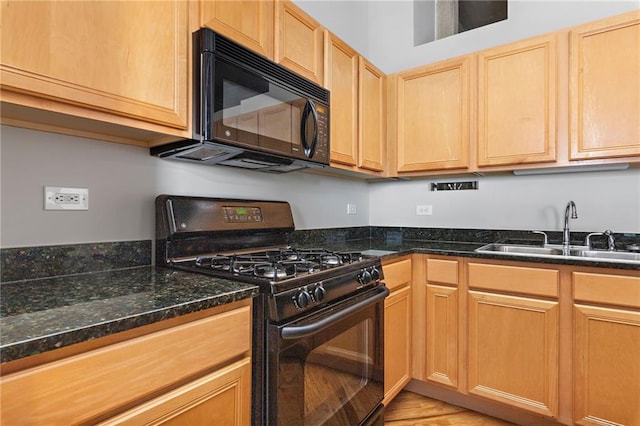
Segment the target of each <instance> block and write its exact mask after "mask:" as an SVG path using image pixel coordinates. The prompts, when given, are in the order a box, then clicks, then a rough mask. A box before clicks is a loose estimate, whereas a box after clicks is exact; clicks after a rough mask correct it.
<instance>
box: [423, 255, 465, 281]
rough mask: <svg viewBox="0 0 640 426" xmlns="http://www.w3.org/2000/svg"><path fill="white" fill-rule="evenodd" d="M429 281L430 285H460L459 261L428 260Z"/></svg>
mask: <svg viewBox="0 0 640 426" xmlns="http://www.w3.org/2000/svg"><path fill="white" fill-rule="evenodd" d="M427 281H428V282H429V283H440V284H449V285H458V261H457V260H442V259H427Z"/></svg>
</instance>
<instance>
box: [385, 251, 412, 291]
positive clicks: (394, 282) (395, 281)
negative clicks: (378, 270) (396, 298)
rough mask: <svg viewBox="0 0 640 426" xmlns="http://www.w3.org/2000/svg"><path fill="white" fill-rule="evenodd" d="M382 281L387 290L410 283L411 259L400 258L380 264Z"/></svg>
mask: <svg viewBox="0 0 640 426" xmlns="http://www.w3.org/2000/svg"><path fill="white" fill-rule="evenodd" d="M382 272H383V274H384V282H385V284H387V287H388V288H389V290H393V289H395V288H398V287H402V286H405V285H409V284H410V283H411V259H405V260H401V261H399V262H394V263H385V264H383V265H382Z"/></svg>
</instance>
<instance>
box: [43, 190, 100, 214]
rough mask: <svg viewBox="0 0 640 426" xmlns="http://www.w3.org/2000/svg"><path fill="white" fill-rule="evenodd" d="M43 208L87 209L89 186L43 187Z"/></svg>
mask: <svg viewBox="0 0 640 426" xmlns="http://www.w3.org/2000/svg"><path fill="white" fill-rule="evenodd" d="M44 209H45V210H89V188H67V187H60V186H45V187H44Z"/></svg>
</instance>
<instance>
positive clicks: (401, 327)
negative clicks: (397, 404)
mask: <svg viewBox="0 0 640 426" xmlns="http://www.w3.org/2000/svg"><path fill="white" fill-rule="evenodd" d="M410 324H411V288H410V287H404V288H401V289H398V290H395V291H394V292H393V293H391V295H390V296H388V297H387V299H386V300H385V302H384V396H385V400H384V401H383V402H384V403H388V402H389V401H391V399H393V397H395V396H396V395H397V394H398V393H399V392H400V391H401V390H402V388H404V386H405V385H406V384H407V383H409V380H410V379H411V376H410V374H411V358H410V356H411V328H410Z"/></svg>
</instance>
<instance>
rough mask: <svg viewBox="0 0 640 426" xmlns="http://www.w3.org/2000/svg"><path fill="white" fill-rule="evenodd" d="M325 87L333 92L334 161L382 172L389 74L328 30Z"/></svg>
mask: <svg viewBox="0 0 640 426" xmlns="http://www.w3.org/2000/svg"><path fill="white" fill-rule="evenodd" d="M325 52H326V56H325V60H326V62H325V63H326V66H325V70H326V72H325V87H327V88H328V89H329V90H330V91H331V163H332V165H333V166H335V167H339V168H342V169H346V170H351V171H359V172H364V173H368V172H373V173H382V172H383V171H384V169H385V154H386V129H387V127H386V124H387V117H386V80H385V78H386V77H385V74H384V73H383V72H382V71H380V70H379V69H378V68H376V67H375V66H373V64H371V63H370V62H369V61H367V60H366V59H365V58H363V57H362V56H360V55H358V53H357V52H356V51H355V50H353V49H352V48H351V47H349V46H348V45H347V44H346V43H344V42H343V41H341V40H340V39H339V38H337V37H336V36H335V35H334V34H331V33H330V32H327V36H326V45H325Z"/></svg>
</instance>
